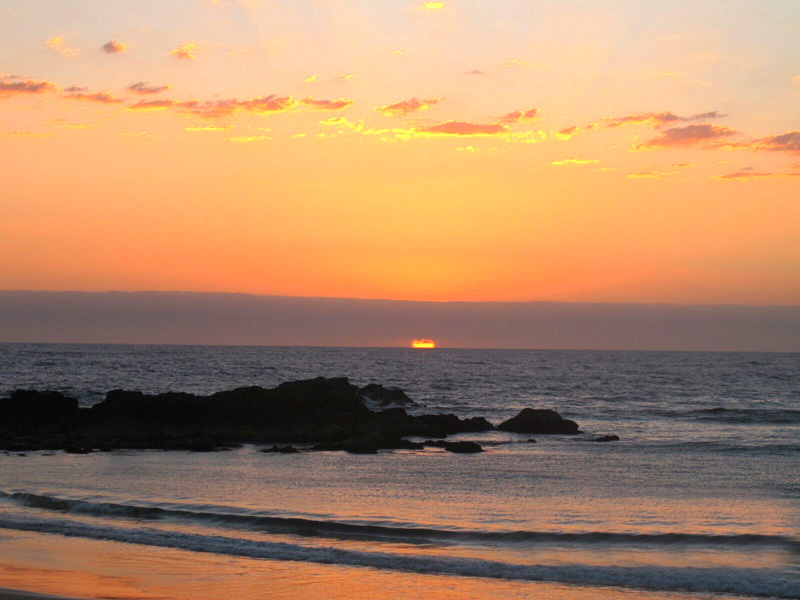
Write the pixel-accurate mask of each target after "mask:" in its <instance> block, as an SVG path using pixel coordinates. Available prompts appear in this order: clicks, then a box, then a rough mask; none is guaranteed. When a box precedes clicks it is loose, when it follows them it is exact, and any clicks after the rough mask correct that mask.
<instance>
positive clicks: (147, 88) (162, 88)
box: [125, 81, 172, 94]
mask: <svg viewBox="0 0 800 600" xmlns="http://www.w3.org/2000/svg"><path fill="white" fill-rule="evenodd" d="M171 87H172V86H169V85H150V84H149V83H147V82H146V81H140V82H138V83H132V84H131V85H129V86H128V87H127V88H125V89H126V90H127V91H129V92H133V93H134V94H160V93H161V92H166V91H167V90H168V89H170V88H171Z"/></svg>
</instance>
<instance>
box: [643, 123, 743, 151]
mask: <svg viewBox="0 0 800 600" xmlns="http://www.w3.org/2000/svg"><path fill="white" fill-rule="evenodd" d="M736 134H737V132H736V131H734V130H733V129H730V128H728V127H723V126H722V125H712V124H709V123H700V124H698V125H687V126H686V127H673V128H672V129H666V130H664V131H663V132H661V133H659V134H658V135H657V136H655V137H654V138H651V139H649V140H647V141H646V142H644V143H642V144H638V145H637V146H636V147H635V148H636V149H637V150H646V149H648V148H656V147H661V148H666V147H679V148H680V147H688V146H698V145H701V144H705V143H706V142H708V141H711V140H715V139H719V138H724V137H729V136H732V135H736Z"/></svg>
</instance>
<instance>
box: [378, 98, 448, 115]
mask: <svg viewBox="0 0 800 600" xmlns="http://www.w3.org/2000/svg"><path fill="white" fill-rule="evenodd" d="M441 101H442V99H441V98H426V99H424V100H419V99H418V98H411V99H410V100H403V101H402V102H395V103H394V104H385V105H383V106H379V107H377V108H376V109H375V111H376V112H379V113H380V114H382V115H384V116H386V117H401V116H404V115H407V114H409V113H413V112H419V111H422V110H428V109H430V108H431V107H433V106H434V105H436V104H438V103H439V102H441Z"/></svg>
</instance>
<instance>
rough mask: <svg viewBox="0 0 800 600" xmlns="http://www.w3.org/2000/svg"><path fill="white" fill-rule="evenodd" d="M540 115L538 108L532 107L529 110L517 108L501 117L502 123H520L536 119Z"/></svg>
mask: <svg viewBox="0 0 800 600" xmlns="http://www.w3.org/2000/svg"><path fill="white" fill-rule="evenodd" d="M538 116H539V109H538V108H530V109H528V110H515V111H514V112H510V113H508V114H507V115H505V116H504V117H503V118H502V119H500V122H501V123H520V122H522V121H535V120H536V119H537V118H538Z"/></svg>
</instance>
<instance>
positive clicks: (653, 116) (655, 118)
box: [605, 110, 725, 129]
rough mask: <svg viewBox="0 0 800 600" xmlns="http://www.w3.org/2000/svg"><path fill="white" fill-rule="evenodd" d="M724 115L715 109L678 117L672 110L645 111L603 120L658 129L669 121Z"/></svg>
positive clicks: (696, 119)
mask: <svg viewBox="0 0 800 600" xmlns="http://www.w3.org/2000/svg"><path fill="white" fill-rule="evenodd" d="M724 116H725V115H724V114H720V113H719V112H718V111H716V110H714V111H710V112H704V113H697V114H694V115H690V116H688V117H679V116H678V115H676V114H675V113H672V112H660V113H652V112H647V113H639V114H632V115H626V116H624V117H609V118H606V119H605V122H606V127H621V126H623V125H634V124H644V125H649V126H651V127H654V128H656V129H658V128H660V127H662V126H664V125H667V124H669V123H675V122H679V121H680V122H688V121H705V120H707V119H718V118H721V117H724Z"/></svg>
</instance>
